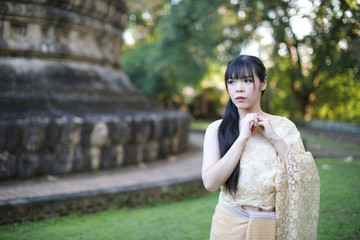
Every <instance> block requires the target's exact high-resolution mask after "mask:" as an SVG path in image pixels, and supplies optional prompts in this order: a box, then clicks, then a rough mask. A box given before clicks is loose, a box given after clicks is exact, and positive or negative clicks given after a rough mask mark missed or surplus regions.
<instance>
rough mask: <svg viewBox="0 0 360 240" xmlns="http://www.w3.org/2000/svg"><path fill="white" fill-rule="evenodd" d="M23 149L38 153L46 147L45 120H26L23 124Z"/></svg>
mask: <svg viewBox="0 0 360 240" xmlns="http://www.w3.org/2000/svg"><path fill="white" fill-rule="evenodd" d="M20 124H21V128H22V148H23V149H26V150H27V151H29V152H37V151H39V150H40V149H41V148H42V147H43V146H44V145H45V138H46V127H47V122H46V121H43V120H30V121H29V120H25V121H22V122H21V123H20Z"/></svg>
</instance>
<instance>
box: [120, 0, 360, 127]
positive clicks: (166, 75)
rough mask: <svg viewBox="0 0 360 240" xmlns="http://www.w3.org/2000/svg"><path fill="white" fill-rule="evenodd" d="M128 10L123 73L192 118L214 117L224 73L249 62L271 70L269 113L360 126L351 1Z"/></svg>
mask: <svg viewBox="0 0 360 240" xmlns="http://www.w3.org/2000/svg"><path fill="white" fill-rule="evenodd" d="M127 2H128V6H129V20H128V26H127V31H126V36H132V38H131V39H132V40H133V42H132V43H131V44H125V45H124V48H123V60H124V71H125V72H126V73H127V74H128V75H129V76H130V77H131V79H132V81H133V82H134V84H135V85H136V86H137V87H138V88H139V89H141V90H143V91H144V92H146V93H147V94H148V95H149V96H150V97H152V98H156V99H159V100H161V101H163V102H164V103H165V105H166V106H167V107H181V108H183V109H185V110H189V111H190V112H191V113H192V114H193V115H194V116H195V117H196V118H209V117H210V118H213V117H215V116H216V117H218V116H220V114H221V110H222V106H224V103H225V102H226V101H227V97H226V92H225V91H224V84H223V80H222V79H223V74H224V71H225V67H226V64H227V62H228V61H229V60H230V59H232V58H233V57H235V56H236V55H239V54H240V53H247V54H251V55H257V56H259V57H260V58H261V59H263V61H264V63H265V65H266V67H267V69H268V75H269V80H270V84H269V87H268V89H267V91H266V94H265V96H264V99H263V108H264V109H265V110H266V111H268V112H271V113H273V114H280V115H285V116H287V117H290V118H293V119H305V120H310V119H314V118H316V119H328V120H340V121H347V122H354V123H358V122H359V120H358V119H360V81H359V74H360V71H359V68H360V48H359V46H360V23H359V19H360V11H359V5H358V2H357V1H356V0H336V1H330V0H317V1H310V0H303V1H284V0H275V1H265V0H259V1H245V0H227V1H220V0H213V1H196V0H171V1H170V0H153V1H146V0H128V1H127ZM301 30H302V31H301ZM304 30H305V31H304ZM306 30H308V31H306Z"/></svg>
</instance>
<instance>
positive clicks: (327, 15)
mask: <svg viewBox="0 0 360 240" xmlns="http://www.w3.org/2000/svg"><path fill="white" fill-rule="evenodd" d="M223 8H224V9H223V10H222V12H223V13H224V15H226V16H229V15H233V16H234V15H237V18H233V19H236V21H233V20H229V21H228V26H227V27H225V29H224V32H225V33H228V34H227V35H228V37H227V38H225V39H224V40H223V49H224V53H223V55H221V56H222V57H224V56H225V59H226V57H227V56H226V54H230V56H231V55H234V54H235V53H236V52H239V51H241V48H243V46H244V45H246V44H248V43H249V42H251V41H252V40H253V41H257V42H259V43H260V45H261V48H262V51H263V54H262V56H261V58H262V59H264V60H265V61H267V60H268V65H269V66H270V67H268V69H269V72H271V74H269V75H270V77H271V81H274V83H273V85H272V86H270V87H272V88H275V86H276V84H277V85H278V86H277V88H276V89H277V90H272V91H273V95H276V96H275V98H277V100H272V101H275V102H279V101H278V99H279V98H281V99H284V100H285V99H287V100H290V99H293V100H295V101H296V105H297V106H298V108H297V109H298V110H299V111H300V112H297V111H293V110H291V109H296V108H292V107H293V105H294V104H291V101H283V104H282V105H283V106H284V105H288V106H287V109H288V110H290V113H291V115H292V117H294V116H295V117H296V116H300V115H302V116H305V119H306V120H309V119H311V117H312V115H313V114H314V106H315V104H323V102H321V101H316V99H317V96H318V95H324V96H328V94H330V92H329V89H328V87H327V88H326V89H327V90H326V91H324V89H325V88H319V86H321V85H322V84H325V83H326V81H330V80H331V81H332V82H334V81H338V82H336V83H337V84H336V85H339V84H343V81H344V80H342V81H341V78H340V77H334V76H335V75H337V76H343V77H352V78H351V79H347V80H346V81H347V82H349V81H357V82H358V80H357V79H359V74H360V71H359V68H360V48H359V46H360V24H359V19H360V11H359V8H358V5H357V3H356V1H354V0H338V1H330V0H322V1H283V0H275V1H240V0H239V1H237V0H233V1H230V3H229V4H227V5H225V7H223ZM229 13H230V14H229ZM266 32H268V33H271V38H272V40H271V38H270V41H269V36H267V35H266ZM234 33H236V34H234ZM284 84H287V85H288V86H286V85H284ZM332 85H333V86H335V85H334V84H332ZM350 85H352V86H353V87H357V90H358V91H360V89H359V88H358V86H359V85H358V84H356V83H354V84H350ZM327 86H329V85H327ZM318 88H319V89H318ZM286 89H288V90H286ZM270 90H271V89H270ZM284 90H285V92H284ZM349 91H352V90H349ZM292 94H293V96H294V98H292V96H291V95H292ZM352 97H353V98H355V99H358V98H359V95H358V94H355V95H353V96H352ZM320 99H324V97H321V98H320ZM340 100H344V99H343V98H337V99H336V101H337V102H336V101H334V102H333V103H334V104H340V105H343V103H341V102H340ZM273 105H274V103H273V104H270V105H269V108H271V107H272V106H273ZM295 107H296V106H295ZM357 108H359V105H357ZM317 109H318V108H317ZM272 110H273V111H275V112H276V109H272ZM334 111H335V110H334ZM299 113H300V114H299ZM334 113H335V112H334ZM315 114H316V116H317V117H319V116H321V115H319V113H318V112H315ZM333 115H334V114H333ZM350 115H352V113H350ZM346 119H347V120H350V119H353V118H352V117H349V118H346Z"/></svg>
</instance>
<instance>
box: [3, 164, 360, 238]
mask: <svg viewBox="0 0 360 240" xmlns="http://www.w3.org/2000/svg"><path fill="white" fill-rule="evenodd" d="M316 162H317V165H318V169H319V173H320V178H321V208H320V221H319V231H318V236H319V238H318V239H360V215H359V214H360V202H359V199H360V192H359V189H360V174H359V173H360V159H355V160H354V161H352V162H344V161H343V159H326V158H324V159H317V160H316ZM217 198H218V193H211V194H206V195H204V196H202V197H200V198H197V199H186V200H184V201H181V202H176V203H157V204H155V205H151V206H146V207H138V208H135V209H121V210H107V211H103V212H98V213H95V214H89V215H80V214H75V215H71V216H66V217H61V218H54V219H47V220H42V221H38V222H25V223H14V224H9V225H5V226H0V239H7V240H11V239H27V240H29V239H34V240H35V239H36V240H38V239H39V240H40V239H54V240H55V239H79V240H80V239H136V240H138V239H154V240H155V239H156V240H158V239H169V240H177V239H182V240H183V239H196V240H197V239H208V236H209V230H210V224H211V218H212V214H213V211H214V207H215V205H216V203H217Z"/></svg>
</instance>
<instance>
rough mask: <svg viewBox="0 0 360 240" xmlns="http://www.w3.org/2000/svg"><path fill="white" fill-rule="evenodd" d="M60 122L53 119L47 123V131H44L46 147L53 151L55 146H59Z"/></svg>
mask: <svg viewBox="0 0 360 240" xmlns="http://www.w3.org/2000/svg"><path fill="white" fill-rule="evenodd" d="M61 122H62V121H61V120H60V119H54V120H52V121H50V122H49V124H48V126H47V129H46V141H45V145H46V147H47V148H48V149H49V150H51V151H54V150H55V148H56V146H57V145H58V144H59V140H60V134H61Z"/></svg>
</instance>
